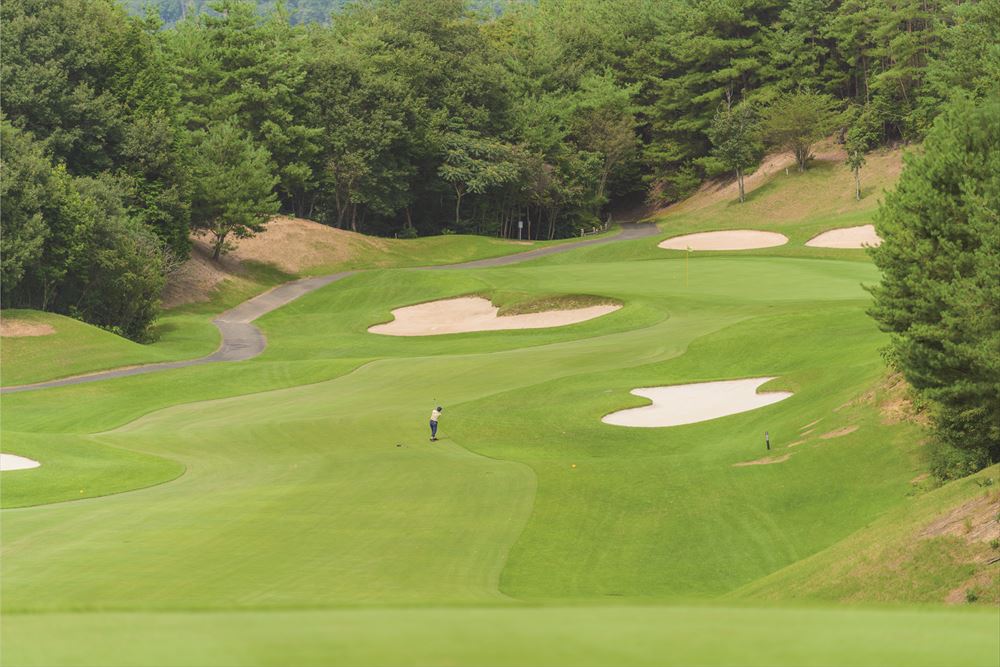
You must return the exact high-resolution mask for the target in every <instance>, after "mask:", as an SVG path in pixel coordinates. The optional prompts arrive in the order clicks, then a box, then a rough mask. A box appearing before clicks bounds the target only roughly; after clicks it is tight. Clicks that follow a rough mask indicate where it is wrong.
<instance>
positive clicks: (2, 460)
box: [0, 454, 42, 472]
mask: <svg viewBox="0 0 1000 667" xmlns="http://www.w3.org/2000/svg"><path fill="white" fill-rule="evenodd" d="M40 465H42V464H41V463H39V462H38V461H33V460H31V459H26V458H24V457H23V456H18V455H16V454H0V472H7V471H8V470H27V469H28V468H37V467H38V466H40Z"/></svg>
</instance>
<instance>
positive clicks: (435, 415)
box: [431, 405, 444, 442]
mask: <svg viewBox="0 0 1000 667" xmlns="http://www.w3.org/2000/svg"><path fill="white" fill-rule="evenodd" d="M443 411H444V408H442V407H441V406H440V405H439V406H437V407H436V408H434V409H433V410H431V442H434V441H435V440H437V439H438V438H437V435H438V419H439V418H440V417H441V413H442V412H443Z"/></svg>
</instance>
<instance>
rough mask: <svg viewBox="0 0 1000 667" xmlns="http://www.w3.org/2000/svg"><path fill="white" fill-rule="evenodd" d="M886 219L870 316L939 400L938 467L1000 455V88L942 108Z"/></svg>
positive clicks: (967, 467) (951, 471) (926, 393)
mask: <svg viewBox="0 0 1000 667" xmlns="http://www.w3.org/2000/svg"><path fill="white" fill-rule="evenodd" d="M876 223H877V227H878V231H879V234H880V235H881V236H882V237H883V238H884V242H883V244H882V245H881V246H880V247H879V248H877V249H875V250H874V251H873V256H874V258H875V262H876V264H878V266H879V267H880V268H881V269H882V272H883V280H882V283H881V284H880V285H878V286H876V287H875V288H874V289H873V290H872V291H873V293H874V295H875V305H874V307H873V309H872V315H874V317H875V318H876V319H877V320H878V322H879V323H880V324H881V326H882V328H883V330H885V331H887V332H890V333H891V334H892V344H891V347H890V348H889V352H890V358H891V361H892V363H893V364H894V365H895V366H897V367H898V368H900V369H901V370H902V371H903V373H904V375H905V376H906V378H907V380H909V381H910V383H911V384H912V385H913V387H914V388H915V389H916V390H917V391H918V392H919V393H920V395H921V396H923V397H924V398H925V399H926V400H927V401H928V402H929V403H930V405H931V414H932V418H933V420H934V428H935V432H936V435H937V438H936V444H937V445H938V446H937V447H936V448H935V449H934V450H933V460H932V464H933V468H934V471H935V472H936V473H937V474H938V475H939V476H941V477H956V476H961V475H965V474H968V473H969V472H972V471H975V470H978V469H979V468H982V467H984V466H986V465H988V464H990V463H992V462H995V461H998V460H1000V94H996V95H994V96H992V98H990V99H988V100H985V101H983V102H980V103H979V104H973V103H970V102H959V103H957V104H955V105H954V107H953V108H951V109H949V110H948V111H947V112H946V113H945V114H944V115H943V116H941V117H940V118H938V121H937V122H936V123H935V125H934V127H933V129H932V130H931V132H930V134H929V135H928V137H927V141H926V142H925V151H924V152H923V154H920V155H916V156H911V157H910V158H909V160H908V162H907V166H906V169H905V170H904V171H903V175H902V177H901V179H900V182H899V184H898V186H897V187H896V190H895V191H894V192H892V193H890V194H889V195H888V197H887V199H886V203H885V206H883V208H882V209H881V210H880V211H879V215H878V218H877V220H876Z"/></svg>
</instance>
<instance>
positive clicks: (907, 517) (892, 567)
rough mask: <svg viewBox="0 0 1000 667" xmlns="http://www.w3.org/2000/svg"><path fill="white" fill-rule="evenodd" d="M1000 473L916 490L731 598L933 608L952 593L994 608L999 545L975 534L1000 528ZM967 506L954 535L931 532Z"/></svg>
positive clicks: (999, 588)
mask: <svg viewBox="0 0 1000 667" xmlns="http://www.w3.org/2000/svg"><path fill="white" fill-rule="evenodd" d="M998 475H1000V466H996V465H994V466H992V467H991V468H988V469H986V470H984V471H981V472H980V473H978V474H976V475H974V476H972V477H968V478H965V479H960V480H956V481H954V482H951V483H949V484H947V485H945V486H944V487H942V488H939V489H935V490H933V491H932V492H930V493H919V489H918V487H917V486H916V485H914V489H913V497H912V498H911V499H910V500H909V501H908V502H907V503H905V504H904V505H902V506H901V507H897V508H895V509H894V510H893V511H892V512H889V513H887V514H886V515H885V516H883V517H881V518H879V519H878V521H876V522H874V523H872V524H871V525H870V526H866V527H865V528H863V529H862V530H860V531H858V532H857V533H855V534H853V535H851V536H850V537H849V538H847V539H845V540H843V541H842V542H840V543H838V544H836V545H835V546H833V547H831V548H829V549H827V550H825V551H823V552H821V553H818V554H816V555H815V556H813V557H812V558H807V559H804V560H802V561H799V562H797V563H794V564H792V565H790V566H789V567H787V568H785V569H783V570H780V571H778V572H776V573H774V574H772V575H770V576H768V577H764V578H763V579H759V580H757V581H754V582H753V583H751V584H749V585H748V586H746V587H744V588H741V589H739V590H737V591H734V592H733V593H732V594H731V595H730V597H732V598H736V599H738V598H744V599H758V600H759V599H765V600H788V599H807V600H817V601H826V602H841V601H846V602H855V603H857V602H891V601H901V600H904V601H907V602H935V601H940V600H942V599H944V598H945V597H946V596H947V595H948V594H949V593H951V592H952V591H955V592H956V593H957V594H958V596H959V598H960V599H962V598H964V596H965V593H966V591H972V592H973V593H974V594H975V595H976V596H977V598H978V600H977V602H979V603H981V604H987V605H992V606H995V605H997V604H998V603H1000V565H998V564H997V563H996V562H993V563H990V561H991V560H993V559H995V558H996V557H998V556H1000V545H994V544H990V538H989V536H988V535H986V536H981V535H977V533H976V532H973V531H974V529H976V528H979V527H980V525H979V524H980V522H985V523H987V524H989V523H993V524H996V523H997V522H1000V488H998V484H997V482H1000V479H998ZM970 506H971V508H970ZM961 508H970V509H971V511H967V512H964V513H962V512H960V513H959V514H958V515H957V516H955V518H954V520H953V523H954V524H955V525H953V532H951V533H942V534H939V533H931V534H925V531H926V528H927V526H929V525H932V524H934V523H935V520H941V518H942V517H944V518H947V517H949V516H950V515H952V514H953V513H954V512H955V511H956V509H959V510H960V509H961ZM977 514H978V515H979V516H978V518H977ZM983 514H985V516H982V515H983ZM967 519H968V520H969V523H966V520H967ZM972 519H976V521H975V523H973V522H972ZM995 532H996V531H994V533H995ZM967 534H969V535H970V537H969V538H968V539H967V538H966V535H967Z"/></svg>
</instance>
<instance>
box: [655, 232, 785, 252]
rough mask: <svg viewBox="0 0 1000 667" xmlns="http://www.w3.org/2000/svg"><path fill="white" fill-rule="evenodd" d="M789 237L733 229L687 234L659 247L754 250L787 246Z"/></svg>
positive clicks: (774, 233) (665, 242)
mask: <svg viewBox="0 0 1000 667" xmlns="http://www.w3.org/2000/svg"><path fill="white" fill-rule="evenodd" d="M786 243H788V237H787V236H785V235H784V234H778V233H777V232H758V231H756V230H753V229H731V230H728V231H724V232H699V233H698V234H685V235H684V236H675V237H673V238H671V239H667V240H665V241H661V242H660V245H659V247H661V248H666V249H667V250H687V249H688V248H690V249H691V250H753V249H755V248H773V247H774V246H779V245H785V244H786Z"/></svg>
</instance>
